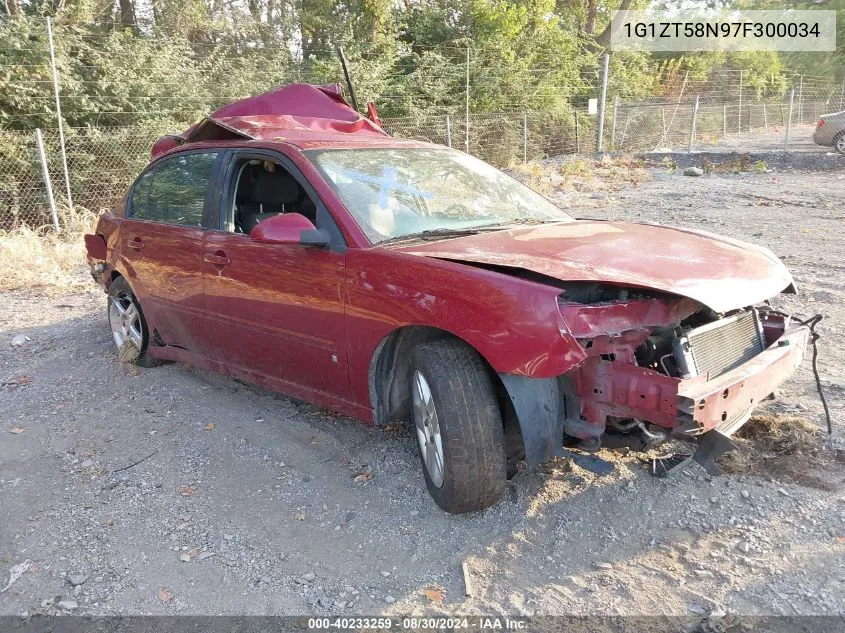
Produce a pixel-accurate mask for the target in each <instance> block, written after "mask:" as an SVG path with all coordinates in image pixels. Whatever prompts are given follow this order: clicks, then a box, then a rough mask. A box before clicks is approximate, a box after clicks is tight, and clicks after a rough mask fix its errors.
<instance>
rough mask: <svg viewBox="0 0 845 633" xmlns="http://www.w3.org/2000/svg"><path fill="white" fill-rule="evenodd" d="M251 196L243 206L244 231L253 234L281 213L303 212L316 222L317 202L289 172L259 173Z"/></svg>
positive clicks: (240, 206)
mask: <svg viewBox="0 0 845 633" xmlns="http://www.w3.org/2000/svg"><path fill="white" fill-rule="evenodd" d="M251 189H252V191H251V195H250V196H249V198H248V199H247V200H246V201H244V202H241V203H239V205H238V209H239V214H240V223H239V224H240V228H241V230H242V231H243V232H244V233H247V234H249V233H250V232H251V231H252V229H254V228H255V226H256V225H257V224H258V223H259V222H262V221H264V220H266V219H268V218H272V217H273V216H274V215H278V214H279V213H301V214H303V215H304V216H305V217H307V218H308V219H309V220H311V221H312V222H315V220H316V215H317V210H316V207H315V206H314V203H313V202H311V200H310V198H308V196H307V195H306V194H305V192H304V191H303V190H302V187H300V186H299V183H298V182H296V179H295V178H294V177H293V176H291V175H290V174H289V173H288V172H286V171H284V170H281V169H278V170H276V171H272V172H271V171H266V170H263V169H262V170H256V171H255V176H254V178H253V180H252V187H251Z"/></svg>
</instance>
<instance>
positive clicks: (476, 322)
mask: <svg viewBox="0 0 845 633" xmlns="http://www.w3.org/2000/svg"><path fill="white" fill-rule="evenodd" d="M346 291H347V293H348V297H347V344H348V348H349V359H350V360H349V363H350V367H349V373H350V381H351V387H352V394H353V397H354V398H355V399H356V400H357V401H358V402H360V403H361V404H365V405H368V406H369V405H371V404H372V402H373V401H372V399H371V386H372V385H371V379H372V363H373V360H374V358H375V357H376V356H377V352H378V351H379V350H380V349H381V348H383V346H384V341H385V339H387V338H388V337H389V336H390V335H391V334H392V333H394V332H396V331H397V330H400V329H401V328H407V327H408V326H418V327H424V328H431V329H433V330H437V331H442V332H446V333H448V334H450V335H452V336H454V337H456V338H458V339H460V340H462V341H464V342H466V343H467V344H468V345H470V346H471V347H472V348H473V349H475V350H476V351H477V352H478V353H479V354H480V355H481V356H482V357H483V358H484V360H485V361H486V362H487V364H488V365H489V367H490V368H491V369H492V370H493V371H494V372H496V373H499V374H508V375H518V376H529V377H534V378H553V377H556V376H559V375H561V374H563V373H566V372H567V371H568V370H570V369H571V368H573V367H575V366H577V365H578V364H580V363H581V362H583V360H584V359H585V358H586V353H585V352H584V350H583V349H582V348H581V346H580V345H579V344H578V342H577V341H576V340H575V338H574V337H572V336H571V335H570V334H569V332H568V331H567V326H566V323H565V321H564V319H563V317H562V316H561V314H560V311H559V309H558V304H557V300H558V296H559V295H560V290H559V289H557V288H555V287H552V286H547V285H544V284H540V283H536V282H533V281H527V280H524V279H518V278H515V277H510V276H508V275H505V274H502V273H497V272H492V271H487V270H482V269H479V268H474V267H470V266H465V265H462V264H458V263H455V262H448V261H441V260H435V259H431V258H422V257H417V256H414V255H406V254H402V253H396V252H392V251H390V250H389V249H384V248H374V249H350V250H349V251H348V253H347V284H346Z"/></svg>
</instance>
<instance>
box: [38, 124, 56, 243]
mask: <svg viewBox="0 0 845 633" xmlns="http://www.w3.org/2000/svg"><path fill="white" fill-rule="evenodd" d="M35 143H36V145H38V159H39V161H40V162H41V177H42V178H43V179H44V188H45V189H46V190H47V203H48V204H49V205H50V217H51V218H52V219H53V230H54V231H55V232H56V233H58V232H59V216H58V215H57V214H56V199H55V198H54V197H53V183H51V182H50V170H49V169H47V156H46V155H45V154H44V139H43V138H42V137H41V128H39V127H37V128H35Z"/></svg>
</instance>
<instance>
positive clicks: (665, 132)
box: [660, 70, 689, 145]
mask: <svg viewBox="0 0 845 633" xmlns="http://www.w3.org/2000/svg"><path fill="white" fill-rule="evenodd" d="M687 79H689V70H687V72H685V73H684V83H682V84H681V92H680V94H679V95H678V99H677V100H676V101H675V109H674V110H672V119H671V120H670V121H669V126H668V127H667V126H665V125H664V126H663V138H662V139H660V144H661V145H665V144H666V136H667V135H668V134H669V129H670V128H671V127H672V126H673V125H674V124H675V115H677V114H678V108H679V107H680V105H681V100H682V99H683V98H684V90H686V89H687ZM664 118H665V117H664Z"/></svg>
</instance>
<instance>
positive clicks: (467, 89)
mask: <svg viewBox="0 0 845 633" xmlns="http://www.w3.org/2000/svg"><path fill="white" fill-rule="evenodd" d="M465 115H466V121H467V125H466V138H465V139H464V145H465V146H466V152H467V154H469V46H467V80H466V112H465Z"/></svg>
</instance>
